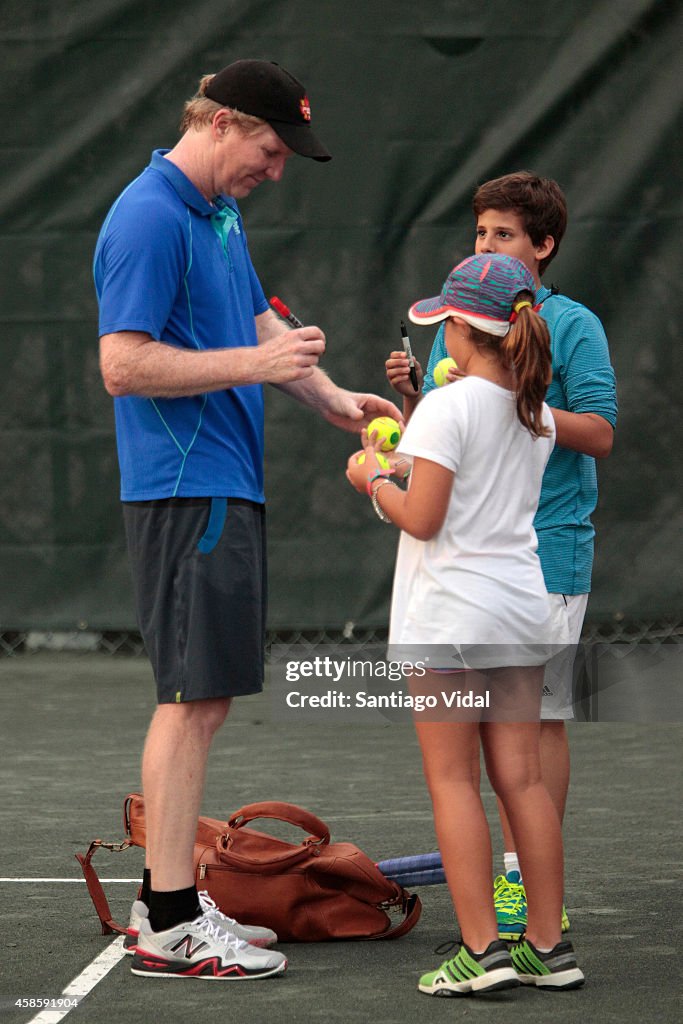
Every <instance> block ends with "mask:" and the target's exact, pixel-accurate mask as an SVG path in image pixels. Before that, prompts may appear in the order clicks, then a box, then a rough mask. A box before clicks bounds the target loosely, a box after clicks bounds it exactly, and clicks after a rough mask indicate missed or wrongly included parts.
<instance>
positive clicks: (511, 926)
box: [493, 871, 526, 942]
mask: <svg viewBox="0 0 683 1024" xmlns="http://www.w3.org/2000/svg"><path fill="white" fill-rule="evenodd" d="M493 905H494V907H495V909H496V920H497V921H498V937H499V938H501V939H505V940H506V941H507V942H514V941H516V940H517V939H519V937H520V936H521V934H522V932H523V931H524V929H525V928H526V892H525V891H524V886H523V885H522V884H521V882H520V874H519V872H518V871H511V872H510V873H509V874H508V875H498V877H497V878H496V880H495V882H494V883H493Z"/></svg>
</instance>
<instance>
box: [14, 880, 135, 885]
mask: <svg viewBox="0 0 683 1024" xmlns="http://www.w3.org/2000/svg"><path fill="white" fill-rule="evenodd" d="M0 882H78V883H79V884H81V885H85V878H0ZM100 882H137V883H138V885H139V884H140V879H139V878H100Z"/></svg>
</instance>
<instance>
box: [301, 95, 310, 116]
mask: <svg viewBox="0 0 683 1024" xmlns="http://www.w3.org/2000/svg"><path fill="white" fill-rule="evenodd" d="M299 109H300V110H301V116H302V117H303V119H304V121H310V120H311V104H310V103H309V101H308V96H302V98H301V99H300V100H299Z"/></svg>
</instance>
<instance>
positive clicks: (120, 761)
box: [0, 654, 683, 1024]
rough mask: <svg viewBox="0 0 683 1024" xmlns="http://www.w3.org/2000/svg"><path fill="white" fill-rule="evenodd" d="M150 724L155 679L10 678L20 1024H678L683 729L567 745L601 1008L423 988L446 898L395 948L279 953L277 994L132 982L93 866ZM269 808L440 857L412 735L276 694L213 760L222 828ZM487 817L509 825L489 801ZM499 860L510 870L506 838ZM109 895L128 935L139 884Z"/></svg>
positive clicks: (87, 669)
mask: <svg viewBox="0 0 683 1024" xmlns="http://www.w3.org/2000/svg"><path fill="white" fill-rule="evenodd" d="M152 708H153V687H152V682H151V673H150V669H149V666H148V664H147V662H146V661H145V660H143V659H136V658H125V657H122V658H114V657H107V656H104V655H77V656H75V655H68V654H60V655H43V654H40V655H34V656H24V657H18V658H4V659H2V660H0V716H1V717H0V720H1V722H2V762H1V768H0V788H1V792H2V801H1V807H0V824H1V831H0V835H1V838H0V844H1V851H2V855H1V859H0V876H2V878H1V881H0V919H1V920H2V961H1V963H0V1019H2V1020H3V1021H8V1022H10V1024H25V1022H28V1021H35V1022H40V1024H48V1022H55V1024H56V1022H57V1021H58V1020H60V1019H63V1020H66V1021H67V1024H70V1022H71V1021H74V1022H75V1021H88V1022H94V1024H99V1022H103V1024H104V1022H110V1021H126V1022H127V1024H135V1022H144V1024H148V1022H151V1021H156V1020H159V1021H167V1022H175V1021H179V1022H180V1021H204V1020H225V1021H228V1020H229V1021H234V1022H239V1024H261V1022H265V1021H269V1020H276V1021H278V1022H281V1024H298V1022H306V1024H318V1022H320V1024H322V1022H325V1024H327V1022H339V1024H355V1022H359V1024H360V1022H363V1024H366V1022H372V1024H403V1022H408V1021H411V1022H412V1021H414V1020H416V1019H417V1018H418V1017H419V1019H420V1020H422V1021H428V1022H431V1021H445V1020H448V1021H451V1020H453V1019H466V1020H471V1021H477V1022H488V1021H489V1020H490V1021H494V1020H497V1021H505V1022H506V1024H509V1022H517V1021H519V1022H522V1021H524V1022H525V1024H527V1022H528V1024H547V1022H548V1021H553V1024H562V1022H565V1021H567V1022H573V1021H577V1022H578V1021H582V1022H584V1021H591V1022H592V1021H595V1022H600V1024H607V1022H612V1021H614V1022H620V1024H623V1022H634V1024H635V1022H641V1021H649V1020H657V1021H662V1022H664V1024H668V1022H673V1021H674V1020H677V1019H680V1005H681V1002H680V1000H681V994H682V992H681V983H680V963H681V913H680V906H679V894H680V891H681V888H680V881H681V873H680V850H681V829H680V789H681V787H680V766H681V749H682V748H683V725H681V724H663V725H662V724H647V725H642V724H641V725H639V724H633V723H625V722H609V723H590V724H587V723H577V724H575V725H572V726H571V727H570V736H571V745H572V757H573V775H572V780H573V783H572V789H571V792H570V800H569V808H568V813H567V820H566V828H565V840H566V857H567V872H566V876H567V885H566V903H567V907H568V911H569V916H570V919H571V932H570V937H571V938H572V940H573V942H574V945H575V948H576V950H577V953H578V956H579V962H580V964H581V966H582V968H583V969H584V971H585V973H586V975H587V979H588V980H587V983H586V986H585V988H584V989H582V990H578V991H575V992H566V993H558V994H555V995H552V994H547V993H541V992H536V991H534V990H527V989H518V990H514V991H512V992H502V993H499V994H497V995H495V994H492V995H490V996H488V997H479V998H476V999H473V998H463V999H459V1000H456V999H451V1000H446V999H430V998H428V997H426V996H424V995H421V994H420V993H418V991H417V988H416V984H417V979H418V976H419V974H420V973H421V972H423V971H425V970H427V969H431V968H433V967H436V966H438V964H439V963H440V962H441V960H442V959H443V956H441V957H440V956H439V954H436V953H435V952H434V949H435V947H436V946H438V945H439V944H440V943H442V942H444V941H445V940H447V939H449V938H451V937H452V936H453V934H454V928H453V918H452V910H451V906H450V901H449V898H448V894H447V891H446V889H445V887H444V886H433V887H429V888H423V889H421V890H420V893H421V896H422V900H423V904H424V909H423V914H422V919H421V921H420V922H419V924H418V925H417V927H416V928H415V929H414V930H413V931H412V932H410V934H409V935H408V936H406V937H405V938H403V939H399V940H398V941H396V942H369V943H362V942H348V943H325V944H305V945H301V944H299V945H296V944H289V945H283V946H281V947H280V948H282V949H283V951H284V952H286V953H287V955H288V957H289V969H288V971H287V973H286V975H285V976H284V977H282V978H279V979H270V980H265V981H260V982H251V983H249V982H245V983H243V984H238V983H233V984H230V983H227V982H226V983H225V984H206V983H203V982H201V981H197V980H186V981H180V980H161V979H159V980H157V981H156V983H154V982H153V981H151V980H149V979H142V978H136V977H134V976H133V975H131V974H130V971H129V965H130V961H129V960H128V958H122V957H121V956H120V949H119V944H120V939H118V940H117V939H115V938H114V937H113V936H102V935H101V934H100V927H99V922H98V920H97V917H96V915H95V911H94V908H93V906H92V904H91V902H90V899H89V897H88V894H87V891H86V888H85V885H84V884H83V883H82V882H81V881H80V880H79V873H80V869H79V866H78V864H77V862H76V860H75V858H74V854H75V853H76V852H84V851H85V850H86V849H87V846H88V843H89V842H90V840H91V839H93V838H95V837H99V838H102V839H111V840H116V839H122V838H123V833H122V825H121V808H122V804H123V799H124V797H125V795H126V794H127V793H128V792H130V791H134V790H138V789H139V776H138V767H139V757H140V751H141V748H142V742H143V738H144V734H145V731H146V727H147V723H148V720H149V716H150V714H151V711H152ZM267 799H268V800H269V799H280V800H287V801H290V802H293V803H298V804H301V805H302V806H304V807H307V808H309V809H310V810H311V811H313V812H314V813H315V814H317V815H318V816H319V817H321V818H322V819H323V820H324V821H326V822H327V823H328V824H329V825H330V828H331V832H332V838H333V840H349V841H351V842H355V843H356V844H357V845H358V846H360V847H361V848H362V849H363V850H364V851H365V852H366V853H367V854H368V855H369V856H371V857H372V858H373V859H375V860H379V859H382V858H386V857H390V856H400V855H407V854H412V853H424V852H429V851H431V850H433V849H435V840H434V833H433V827H432V821H431V808H430V803H429V799H428V796H427V792H426V788H425V785H424V782H423V779H422V774H421V763H420V756H419V752H418V749H417V744H416V741H415V739H414V735H413V732H412V727H411V726H410V725H409V724H406V723H396V722H389V721H386V722H383V723H382V724H381V725H358V726H354V727H353V728H351V727H350V726H349V725H348V724H330V723H326V724H324V725H314V724H296V723H295V724H292V723H291V722H287V723H286V724H285V723H282V722H278V721H275V720H273V717H272V712H271V706H270V704H269V700H268V697H267V696H265V695H264V696H261V697H257V698H247V699H243V700H242V701H238V702H236V706H235V708H234V710H233V714H232V716H231V718H230V719H229V720H228V724H227V725H226V727H225V728H224V729H223V731H222V732H221V733H220V734H219V737H218V739H217V742H216V745H215V748H214V750H213V752H212V756H211V759H210V764H209V778H208V784H207V791H206V795H205V800H204V806H203V812H204V813H206V814H208V815H211V816H213V817H228V816H229V815H230V814H231V813H232V812H233V811H234V810H236V809H237V808H238V807H239V806H240V805H241V804H244V803H249V802H252V801H256V800H267ZM485 801H486V806H487V809H488V810H490V812H491V815H490V816H491V820H492V821H494V820H495V816H494V801H493V798H492V796H491V794H490V792H489V791H488V790H486V795H485ZM494 847H495V850H496V857H497V861H496V867H497V866H498V858H499V854H500V837H499V834H498V831H497V830H495V831H494ZM95 865H96V867H97V869H98V872H99V873H100V876H101V877H102V878H112V879H137V877H138V876H139V873H140V872H141V869H142V853H141V851H140V850H137V849H135V850H129V851H126V852H125V853H122V854H110V853H108V852H106V851H102V852H101V853H99V854H98V856H97V858H96V860H95ZM105 890H106V891H107V894H108V896H109V899H110V905H111V907H112V910H113V911H114V914H115V916H116V917H117V918H118V919H120V920H126V919H127V915H128V909H129V906H130V903H131V901H132V899H133V898H134V895H135V891H136V882H134V881H112V882H109V883H105ZM70 986H71V987H70ZM86 991H87V994H84V993H85V992H86ZM78 992H80V993H81V996H80V997H78V996H77V995H74V994H73V993H78ZM68 993H72V995H71V996H69V994H68ZM42 999H52V1000H55V1001H57V1000H59V999H62V1000H65V1001H66V1000H69V999H72V1000H75V1001H77V1003H78V1005H77V1006H76V1007H75V1008H74V1009H71V1010H70V1011H69V1012H68V1013H67V1014H66V1016H60V1014H59V1013H55V1012H54V1011H52V1012H51V1013H50V1014H47V1013H46V1012H45V1011H41V1010H40V1009H39V1006H38V1005H36V1002H37V1001H40V1000H42ZM30 1000H33V1001H34V1003H33V1005H30V1003H27V1001H30ZM17 1003H20V1004H23V1005H16V1004H17ZM63 1008H66V1003H64V1004H63Z"/></svg>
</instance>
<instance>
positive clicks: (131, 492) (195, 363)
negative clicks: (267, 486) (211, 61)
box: [94, 60, 400, 980]
mask: <svg viewBox="0 0 683 1024" xmlns="http://www.w3.org/2000/svg"><path fill="white" fill-rule="evenodd" d="M181 132H182V134H181V137H180V140H179V141H178V143H177V144H176V146H175V147H174V148H173V149H172V150H170V151H163V150H159V151H157V152H155V153H154V154H153V156H152V161H151V163H150V164H149V166H148V167H147V168H146V169H145V170H144V171H143V172H142V174H141V175H140V176H139V177H138V178H136V179H135V180H134V181H133V182H132V183H131V184H130V185H129V186H128V187H127V188H126V189H125V190H124V191H123V193H122V194H121V195H120V196H119V198H118V199H117V200H116V202H115V203H114V205H113V207H112V209H111V210H110V212H109V214H108V216H107V218H106V220H105V223H104V225H103V227H102V231H101V233H100V237H99V240H98V243H97V249H96V253H95V261H94V275H95V284H96V288H97V295H98V300H99V307H100V322H99V334H100V358H101V369H102V376H103V379H104V383H105V386H106V388H107V390H108V391H109V392H110V394H112V395H113V396H114V401H115V416H116V437H117V445H118V453H119V463H120V469H121V498H122V501H123V510H124V521H125V527H126V536H127V542H128V550H129V554H130V559H131V564H132V569H133V583H134V592H135V600H136V610H137V616H138V621H139V624H140V630H141V633H142V636H143V638H144V641H145V646H146V649H147V653H148V655H149V657H150V660H151V662H152V666H153V669H154V675H155V680H156V685H157V697H158V702H159V706H158V708H157V710H156V712H155V715H154V717H153V719H152V723H151V726H150V729H149V733H148V735H147V740H146V743H145V750H144V754H143V763H142V782H143V790H144V796H145V818H146V828H147V860H146V868H145V873H144V877H143V884H142V888H141V891H140V894H139V898H138V899H137V900H136V901H135V903H134V905H133V908H132V911H131V919H130V925H129V929H128V935H127V936H126V939H125V946H126V948H127V951H128V952H131V953H133V954H134V956H133V965H132V970H133V972H134V973H135V974H139V975H143V976H150V975H153V976H157V977H159V976H161V977H189V976H193V977H207V978H220V979H227V980H229V979H239V978H262V977H267V976H269V975H273V974H278V973H281V972H282V971H283V970H284V969H285V967H286V964H287V961H286V959H285V957H284V956H283V955H282V954H281V953H279V952H276V951H274V950H271V949H268V948H266V947H268V946H270V945H271V944H272V943H273V942H275V940H276V938H277V937H276V935H275V934H274V933H273V932H272V931H271V930H270V929H268V928H267V927H255V926H245V925H240V924H239V923H238V922H236V921H234V920H233V919H232V918H229V917H227V916H225V915H224V914H223V913H221V911H220V910H219V909H218V908H216V906H215V904H214V903H213V902H212V901H211V900H210V898H209V897H208V894H206V893H198V892H197V889H196V886H195V874H194V863H193V841H194V835H195V828H196V822H197V817H198V814H199V808H200V801H201V795H202V790H203V783H204V775H205V769H206V761H207V757H208V752H209V747H210V744H211V741H212V738H213V736H214V734H215V732H216V730H217V729H218V728H219V727H220V725H221V724H222V722H223V721H224V719H225V716H226V714H227V713H228V710H229V707H230V702H231V699H232V697H234V696H238V695H242V694H249V693H255V692H258V691H259V690H261V688H262V681H263V661H264V635H265V614H266V566H265V517H264V494H263V384H265V383H269V384H274V385H275V386H277V387H278V388H280V389H281V390H283V391H285V392H286V393H287V394H289V395H291V396H292V397H293V398H296V399H297V400H298V401H300V402H302V403H304V404H305V405H308V406H310V407H311V408H313V409H315V410H317V411H318V412H319V413H320V414H321V415H322V416H323V417H324V418H325V419H327V420H328V422H330V423H332V424H334V425H335V426H339V427H342V428H343V429H346V430H352V431H360V429H361V428H362V427H363V426H364V425H366V424H367V423H368V422H369V420H370V419H372V418H373V417H374V416H377V415H390V416H400V414H399V412H398V410H397V409H396V407H395V406H394V405H393V404H392V403H390V402H387V401H385V400H383V399H380V398H378V397H376V396H374V395H367V394H357V393H353V392H349V391H345V390H343V389H341V388H338V387H337V386H336V385H335V384H333V383H332V381H331V380H330V379H329V378H328V377H327V376H326V375H325V374H324V373H323V372H322V371H321V370H320V369H319V367H318V366H317V364H318V361H319V359H320V356H321V355H322V353H323V351H324V349H325V336H324V334H323V332H322V331H321V330H320V329H319V328H318V327H302V328H300V329H297V330H288V329H286V328H285V326H284V325H283V323H282V322H281V321H280V320H279V319H278V318H277V317H276V316H275V314H274V313H273V312H272V311H271V310H270V308H269V305H268V302H267V301H266V299H265V296H264V294H263V290H262V288H261V285H260V283H259V280H258V277H257V276H256V273H255V271H254V268H253V266H252V263H251V259H250V256H249V250H248V247H247V241H246V236H245V232H244V226H243V223H242V219H241V216H240V213H239V209H238V207H237V203H236V201H235V200H236V199H240V198H242V197H244V196H247V195H248V194H249V193H250V192H251V191H252V190H253V189H254V188H256V186H257V185H259V184H261V183H262V182H263V181H268V180H269V181H273V182H277V181H279V180H280V178H281V177H282V174H283V172H284V167H285V164H286V162H287V160H288V159H289V158H290V157H291V156H292V155H293V154H294V153H297V154H300V155H302V156H305V157H310V158H312V159H313V160H318V161H326V160H329V159H330V155H329V153H328V152H327V150H326V149H325V147H324V146H323V145H322V143H321V142H320V141H319V140H318V139H317V138H316V136H315V135H314V133H313V131H312V128H311V109H310V103H309V100H308V97H307V95H306V90H305V89H304V87H303V85H301V83H300V82H298V81H297V80H296V79H295V78H293V77H292V76H291V75H290V74H289V73H288V72H287V71H285V70H284V69H283V68H281V67H279V66H278V65H277V64H274V63H270V62H268V61H253V60H246V61H237V62H235V63H234V64H231V65H229V66H228V67H226V68H224V69H223V70H222V71H220V72H218V73H217V74H215V75H207V76H205V77H204V78H203V79H202V80H201V82H200V85H199V89H198V92H197V94H196V95H195V96H194V97H193V99H192V100H190V101H189V102H188V103H187V104H186V106H185V112H184V116H183V121H182V123H181Z"/></svg>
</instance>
